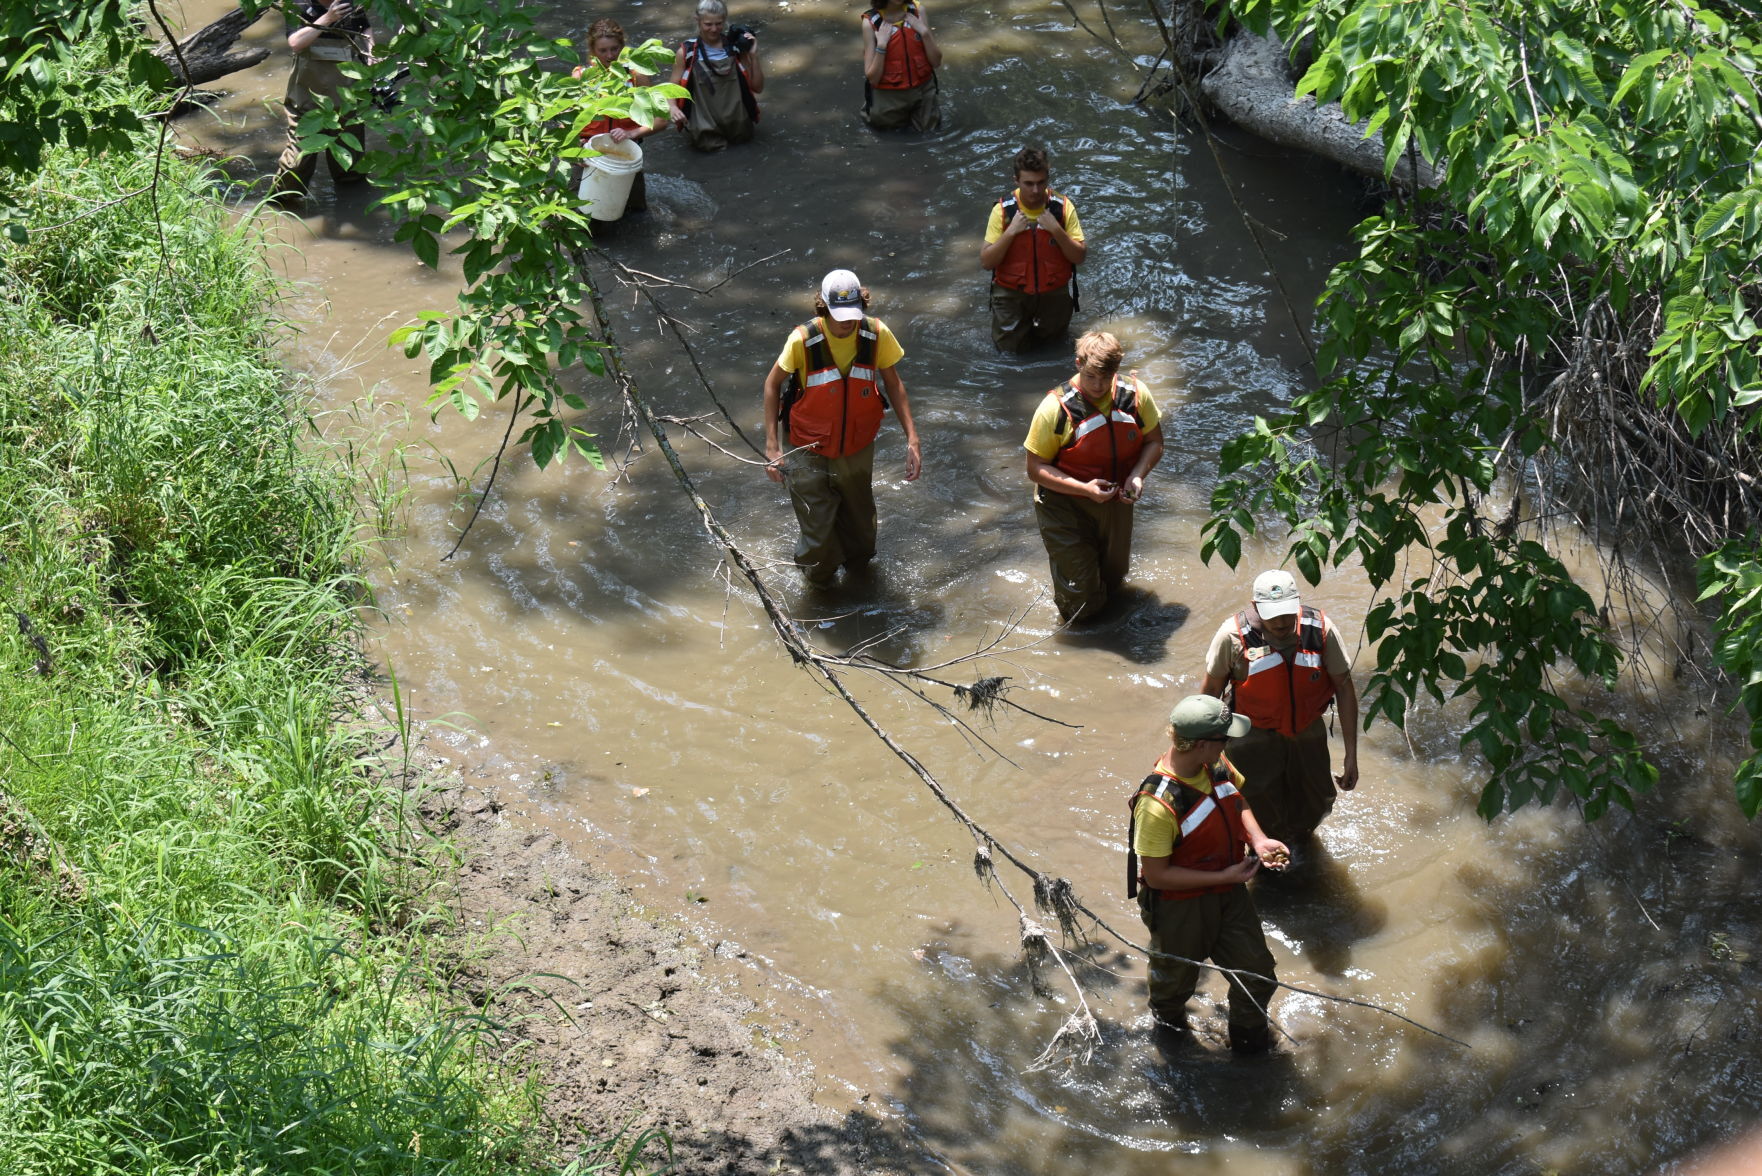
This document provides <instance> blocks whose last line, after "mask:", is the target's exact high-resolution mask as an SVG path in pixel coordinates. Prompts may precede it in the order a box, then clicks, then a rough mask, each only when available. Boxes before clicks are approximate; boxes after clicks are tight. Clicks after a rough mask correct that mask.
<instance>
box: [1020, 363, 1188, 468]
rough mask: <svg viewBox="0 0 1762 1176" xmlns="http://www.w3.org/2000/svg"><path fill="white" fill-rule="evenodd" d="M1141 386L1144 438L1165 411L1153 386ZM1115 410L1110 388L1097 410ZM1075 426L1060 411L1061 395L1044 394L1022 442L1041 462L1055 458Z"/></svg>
mask: <svg viewBox="0 0 1762 1176" xmlns="http://www.w3.org/2000/svg"><path fill="white" fill-rule="evenodd" d="M1138 389H1139V391H1138V420H1139V425H1138V435H1139V436H1141V437H1142V436H1144V435H1146V434H1148V433H1149V432H1150V431H1151V430H1152V429H1154V428H1156V427H1157V425H1158V424H1160V423H1161V422H1162V414H1161V413H1159V412H1158V411H1157V408H1156V399H1155V397H1153V396H1151V395H1150V389H1149V388H1146V387H1145V386H1144V384H1143V382H1142V381H1140V382H1139V384H1138ZM1112 409H1113V389H1112V388H1109V389H1108V390H1107V395H1106V396H1104V397H1102V400H1101V403H1100V404H1098V405H1096V411H1098V412H1110V411H1112ZM1073 427H1074V426H1073V424H1072V422H1071V417H1070V414H1069V413H1067V412H1063V411H1061V410H1060V407H1059V402H1058V398H1057V397H1056V396H1042V397H1041V398H1040V406H1039V407H1038V408H1036V409H1035V410H1034V419H1033V421H1032V422H1030V423H1029V425H1028V439H1027V440H1026V441H1023V442H1022V448H1023V449H1026V450H1027V451H1028V452H1029V453H1032V454H1033V455H1034V456H1035V457H1037V458H1039V459H1040V460H1041V461H1051V460H1052V459H1053V458H1055V457H1057V456H1058V451H1059V450H1060V449H1063V448H1064V446H1065V441H1066V440H1067V439H1068V438H1069V437H1070V435H1071V429H1072V428H1073Z"/></svg>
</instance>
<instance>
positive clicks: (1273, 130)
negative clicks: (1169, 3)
mask: <svg viewBox="0 0 1762 1176" xmlns="http://www.w3.org/2000/svg"><path fill="white" fill-rule="evenodd" d="M1287 60H1288V58H1287V56H1286V53H1285V47H1284V45H1282V44H1281V43H1280V42H1279V41H1277V40H1275V39H1274V38H1272V37H1260V36H1255V35H1253V34H1250V33H1243V32H1238V33H1236V34H1235V35H1234V36H1232V37H1231V38H1230V39H1229V40H1228V41H1226V42H1225V43H1224V47H1223V51H1222V56H1221V59H1220V60H1219V62H1218V66H1217V68H1216V69H1214V70H1212V71H1211V72H1210V73H1208V74H1206V75H1205V77H1204V78H1202V79H1201V80H1200V83H1199V88H1200V90H1201V92H1202V93H1204V95H1205V97H1206V98H1207V99H1209V100H1210V101H1211V102H1212V103H1213V104H1215V105H1216V107H1217V109H1218V110H1219V112H1220V113H1222V114H1223V115H1224V116H1225V117H1227V118H1228V119H1229V120H1230V121H1231V122H1233V123H1235V124H1236V125H1237V126H1239V127H1242V128H1243V129H1245V130H1249V131H1253V132H1254V133H1255V134H1257V135H1259V136H1260V137H1261V138H1263V139H1266V140H1268V141H1269V142H1273V143H1278V144H1279V145H1281V146H1284V147H1295V148H1298V149H1300V150H1303V151H1308V152H1311V153H1312V154H1315V155H1319V156H1321V157H1322V158H1324V159H1331V160H1333V161H1334V162H1335V163H1338V164H1340V165H1341V166H1342V167H1347V168H1350V169H1352V170H1353V171H1356V172H1361V173H1363V174H1364V175H1367V176H1372V177H1374V178H1376V179H1379V180H1385V181H1391V182H1393V183H1395V184H1397V185H1399V186H1401V187H1404V188H1412V187H1414V186H1415V180H1416V176H1415V171H1416V164H1417V172H1418V175H1417V182H1418V186H1419V187H1422V188H1435V187H1437V185H1438V178H1439V177H1438V172H1437V169H1436V168H1434V167H1433V166H1432V165H1431V164H1430V163H1429V162H1427V161H1426V160H1425V159H1421V158H1419V157H1418V156H1417V155H1415V153H1413V152H1407V153H1405V154H1403V155H1402V157H1401V159H1400V160H1399V161H1398V162H1397V163H1396V164H1395V174H1394V176H1393V177H1390V176H1388V175H1387V174H1385V173H1384V171H1383V152H1384V150H1385V146H1384V143H1383V136H1382V135H1381V134H1374V135H1370V136H1368V137H1366V135H1365V133H1364V128H1363V126H1361V125H1359V124H1356V123H1352V122H1349V121H1347V118H1346V116H1345V114H1344V113H1342V112H1341V110H1340V107H1339V106H1338V105H1337V104H1335V103H1329V104H1328V105H1326V106H1318V105H1317V104H1316V102H1315V99H1313V98H1293V97H1292V96H1291V76H1290V73H1289V71H1288V70H1287V68H1286V62H1287Z"/></svg>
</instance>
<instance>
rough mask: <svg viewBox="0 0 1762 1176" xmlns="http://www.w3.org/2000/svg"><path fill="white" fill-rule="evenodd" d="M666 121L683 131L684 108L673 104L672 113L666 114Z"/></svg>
mask: <svg viewBox="0 0 1762 1176" xmlns="http://www.w3.org/2000/svg"><path fill="white" fill-rule="evenodd" d="M667 121H668V122H670V123H672V124H673V125H674V126H675V127H677V128H679V129H680V130H682V131H683V130H684V129H685V108H684V107H683V106H680V105H678V104H675V105H674V107H673V113H672V114H669V115H668V116H667Z"/></svg>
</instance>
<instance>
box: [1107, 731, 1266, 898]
mask: <svg viewBox="0 0 1762 1176" xmlns="http://www.w3.org/2000/svg"><path fill="white" fill-rule="evenodd" d="M1209 773H1210V776H1211V794H1210V795H1209V796H1208V795H1206V794H1205V793H1203V792H1200V791H1199V790H1198V789H1197V788H1194V787H1193V786H1192V785H1190V784H1187V783H1185V782H1183V781H1181V780H1180V779H1178V778H1176V777H1174V776H1170V775H1167V774H1166V773H1164V772H1163V771H1162V768H1161V767H1160V765H1159V766H1158V767H1157V768H1156V769H1154V770H1153V771H1152V772H1151V773H1150V775H1148V776H1146V777H1145V778H1144V783H1143V784H1141V785H1139V787H1138V791H1137V792H1136V793H1134V794H1133V796H1132V799H1131V801H1130V802H1129V803H1130V806H1131V812H1132V822H1131V825H1130V827H1129V828H1128V829H1127V833H1126V837H1127V849H1128V850H1130V849H1131V841H1132V839H1133V838H1134V837H1135V836H1136V835H1137V807H1138V801H1139V800H1141V799H1142V798H1144V797H1146V796H1148V797H1151V798H1152V799H1154V800H1155V801H1156V802H1157V803H1158V804H1160V805H1162V806H1163V807H1164V808H1166V809H1167V810H1168V811H1169V815H1170V816H1172V817H1173V818H1174V820H1175V823H1176V824H1177V826H1178V827H1179V828H1180V830H1181V836H1180V839H1179V840H1178V841H1176V842H1175V848H1174V853H1173V854H1172V855H1171V862H1172V864H1174V865H1177V866H1182V867H1185V868H1187V869H1199V870H1219V869H1227V868H1229V867H1230V866H1233V865H1235V864H1236V863H1237V862H1239V861H1241V860H1242V857H1243V843H1244V841H1245V840H1246V837H1245V834H1244V832H1243V827H1242V809H1243V807H1244V804H1243V799H1242V794H1241V793H1240V792H1238V791H1237V790H1236V786H1235V784H1234V783H1232V782H1231V779H1230V767H1229V759H1228V758H1227V757H1225V756H1219V757H1218V759H1217V762H1216V763H1214V764H1212V765H1211V766H1210V769H1209ZM1183 804H1188V805H1191V806H1192V807H1190V808H1188V809H1187V811H1186V813H1184V814H1183V813H1182V811H1181V809H1182V806H1183ZM1132 858H1133V859H1134V860H1135V859H1136V854H1133V855H1132ZM1136 881H1137V882H1138V883H1139V884H1142V883H1143V877H1142V875H1138V876H1137V877H1136ZM1236 885H1237V884H1236V883H1233V882H1223V883H1220V884H1218V885H1216V886H1202V887H1199V888H1197V889H1194V890H1161V891H1158V893H1159V894H1160V895H1161V897H1162V898H1164V899H1166V900H1172V901H1179V900H1181V899H1187V898H1198V897H1199V896H1200V895H1203V894H1223V893H1226V892H1227V891H1230V890H1233V889H1234V888H1235V886H1236Z"/></svg>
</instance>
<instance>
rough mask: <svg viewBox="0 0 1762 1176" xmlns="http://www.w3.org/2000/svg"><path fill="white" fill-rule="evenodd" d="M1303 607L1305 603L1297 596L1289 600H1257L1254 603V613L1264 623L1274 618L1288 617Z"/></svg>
mask: <svg viewBox="0 0 1762 1176" xmlns="http://www.w3.org/2000/svg"><path fill="white" fill-rule="evenodd" d="M1302 607H1303V601H1301V600H1299V599H1298V598H1297V597H1295V596H1293V597H1291V599H1289V600H1257V601H1255V602H1254V611H1255V612H1257V613H1259V614H1260V619H1261V620H1263V621H1265V620H1271V619H1272V618H1273V617H1288V616H1290V615H1291V614H1292V613H1294V612H1297V611H1298V610H1300V609H1301V608H1302Z"/></svg>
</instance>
